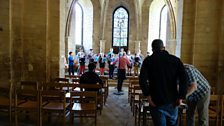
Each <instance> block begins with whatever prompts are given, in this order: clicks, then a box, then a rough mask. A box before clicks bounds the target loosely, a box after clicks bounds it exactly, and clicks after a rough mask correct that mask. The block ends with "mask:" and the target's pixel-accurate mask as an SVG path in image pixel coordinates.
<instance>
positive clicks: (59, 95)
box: [40, 90, 69, 125]
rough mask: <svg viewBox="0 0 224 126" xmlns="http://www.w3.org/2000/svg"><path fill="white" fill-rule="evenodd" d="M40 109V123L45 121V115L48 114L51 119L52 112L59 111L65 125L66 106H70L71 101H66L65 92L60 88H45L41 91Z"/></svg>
mask: <svg viewBox="0 0 224 126" xmlns="http://www.w3.org/2000/svg"><path fill="white" fill-rule="evenodd" d="M40 106H41V107H40V110H41V116H40V117H41V118H40V124H42V123H43V121H42V120H43V117H44V115H46V116H48V121H49V120H50V117H51V116H52V115H51V114H53V113H59V117H61V118H60V119H62V120H63V125H65V124H66V113H67V112H68V111H67V110H66V108H68V107H69V103H66V98H65V92H64V91H60V90H43V91H41V92H40Z"/></svg>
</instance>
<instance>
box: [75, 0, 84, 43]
mask: <svg viewBox="0 0 224 126" xmlns="http://www.w3.org/2000/svg"><path fill="white" fill-rule="evenodd" d="M75 44H76V45H82V46H83V10H82V7H81V6H80V4H79V3H76V4H75Z"/></svg>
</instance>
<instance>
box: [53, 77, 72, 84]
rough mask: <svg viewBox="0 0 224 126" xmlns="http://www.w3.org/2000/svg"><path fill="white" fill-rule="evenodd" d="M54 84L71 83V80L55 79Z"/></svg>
mask: <svg viewBox="0 0 224 126" xmlns="http://www.w3.org/2000/svg"><path fill="white" fill-rule="evenodd" d="M54 82H59V83H69V79H68V78H55V79H54Z"/></svg>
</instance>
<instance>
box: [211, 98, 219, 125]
mask: <svg viewBox="0 0 224 126" xmlns="http://www.w3.org/2000/svg"><path fill="white" fill-rule="evenodd" d="M219 114H220V96H219V95H211V96H210V104H209V121H212V120H214V121H215V125H216V126H218V122H219Z"/></svg>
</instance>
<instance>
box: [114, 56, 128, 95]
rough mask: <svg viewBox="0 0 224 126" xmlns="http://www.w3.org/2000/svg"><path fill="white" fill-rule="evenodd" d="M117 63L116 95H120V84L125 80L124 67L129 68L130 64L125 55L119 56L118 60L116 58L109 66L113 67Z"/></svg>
mask: <svg viewBox="0 0 224 126" xmlns="http://www.w3.org/2000/svg"><path fill="white" fill-rule="evenodd" d="M117 62H118V68H117V69H118V70H117V79H118V82H117V91H118V92H116V93H114V94H116V95H122V94H123V93H122V84H123V81H124V79H126V67H127V65H128V66H130V65H131V63H130V61H129V60H128V58H127V56H126V53H123V54H122V56H120V57H119V58H117V59H116V60H115V61H114V62H112V63H111V65H114V64H115V63H117Z"/></svg>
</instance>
